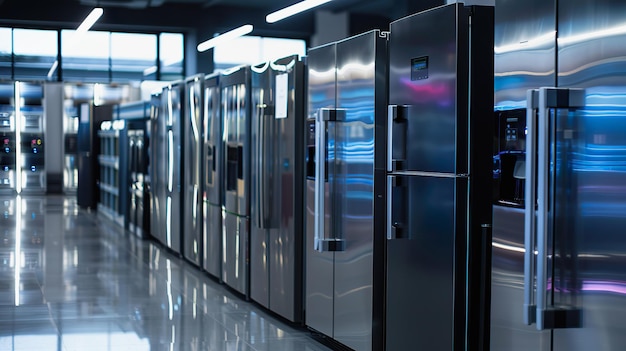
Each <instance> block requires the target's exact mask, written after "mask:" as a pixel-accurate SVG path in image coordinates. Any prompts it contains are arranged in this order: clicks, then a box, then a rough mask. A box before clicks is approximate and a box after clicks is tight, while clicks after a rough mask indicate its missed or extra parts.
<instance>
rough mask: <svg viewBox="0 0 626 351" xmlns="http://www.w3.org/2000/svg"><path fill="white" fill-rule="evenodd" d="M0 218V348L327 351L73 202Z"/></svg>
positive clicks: (38, 202)
mask: <svg viewBox="0 0 626 351" xmlns="http://www.w3.org/2000/svg"><path fill="white" fill-rule="evenodd" d="M0 213H1V217H0V350H3V351H4V350H7V351H9V350H11V351H13V350H37V351H47V350H56V351H74V350H81V351H82V350H90V351H97V350H107V351H108V350H134V351H142V350H150V351H156V350H168V351H174V350H180V351H187V350H192V351H193V350H216V351H221V350H228V351H230V350H268V351H269V350H272V351H274V350H277V351H279V350H310V351H323V350H328V349H327V348H326V347H324V346H322V345H321V344H319V343H317V342H316V341H314V340H313V339H311V338H310V337H309V334H308V332H307V331H306V330H304V329H301V328H296V327H293V326H291V325H288V324H285V323H283V322H282V321H281V320H278V319H276V318H274V317H272V316H270V315H268V314H267V313H265V311H264V310H262V309H261V308H259V307H258V306H257V305H256V304H254V303H250V302H246V301H244V300H242V299H241V298H239V297H238V296H235V295H233V294H232V293H231V292H230V291H229V290H228V289H226V288H225V287H224V286H223V285H220V284H218V283H216V282H215V281H214V280H212V279H210V278H208V277H207V276H206V275H204V274H202V273H201V272H199V271H198V270H196V269H195V268H193V267H191V266H189V265H188V264H187V263H186V262H182V261H181V260H180V259H179V258H177V257H173V256H171V255H170V254H168V253H167V252H165V251H163V250H161V248H160V246H157V245H155V244H153V243H152V242H150V241H142V240H140V239H137V238H136V237H134V236H131V235H126V234H125V233H123V232H121V231H120V229H119V227H118V226H117V224H113V223H110V222H108V221H107V220H106V219H101V218H99V217H98V216H97V215H96V214H95V213H93V212H88V211H85V210H82V209H79V208H78V207H77V205H76V202H75V200H74V199H72V198H66V197H62V196H47V197H4V198H2V197H0Z"/></svg>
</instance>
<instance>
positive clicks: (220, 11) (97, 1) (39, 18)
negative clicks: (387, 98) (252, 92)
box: [0, 0, 445, 39]
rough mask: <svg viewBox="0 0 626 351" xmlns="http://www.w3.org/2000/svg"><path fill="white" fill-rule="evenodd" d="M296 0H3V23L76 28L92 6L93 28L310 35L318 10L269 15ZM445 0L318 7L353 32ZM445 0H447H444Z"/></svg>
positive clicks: (354, 1)
mask: <svg viewBox="0 0 626 351" xmlns="http://www.w3.org/2000/svg"><path fill="white" fill-rule="evenodd" d="M297 1H298V0H55V1H50V0H0V25H2V24H9V25H21V26H31V27H51V28H75V27H76V26H77V25H78V23H80V21H82V19H83V18H84V17H85V16H86V15H87V14H88V13H89V11H90V10H91V8H92V7H96V6H97V7H103V8H104V10H105V13H104V15H103V17H102V18H101V19H100V20H99V21H98V23H97V24H96V26H95V27H94V29H96V30H98V29H101V30H125V31H146V30H147V31H167V30H180V31H185V32H189V31H195V32H196V33H198V35H199V36H206V35H213V34H214V33H219V32H223V31H225V30H228V29H232V28H235V27H237V26H239V25H243V24H246V23H250V24H253V25H254V26H255V32H254V33H253V34H254V35H262V36H277V37H295V38H301V39H308V38H309V37H310V36H311V35H313V34H314V32H315V24H314V23H315V15H314V13H315V11H313V10H311V11H307V12H305V13H302V14H299V15H297V16H294V17H292V18H289V19H286V20H283V21H280V22H277V23H275V24H267V23H265V15H267V14H269V13H271V12H273V11H276V10H279V9H281V8H284V7H287V6H289V5H291V4H293V3H295V2H297ZM441 1H442V0H419V1H416V0H334V1H331V2H329V3H327V4H324V5H322V6H320V7H319V8H318V9H321V10H325V11H331V12H335V13H347V14H348V15H349V22H350V29H349V32H350V34H356V33H360V32H363V31H365V30H369V29H373V28H379V29H386V28H387V27H386V26H387V25H388V23H389V22H390V21H391V20H393V19H397V18H400V17H402V16H405V15H407V14H410V13H414V12H417V11H421V10H423V9H427V8H430V7H433V6H437V5H439V4H440V3H441ZM443 1H445V0H443Z"/></svg>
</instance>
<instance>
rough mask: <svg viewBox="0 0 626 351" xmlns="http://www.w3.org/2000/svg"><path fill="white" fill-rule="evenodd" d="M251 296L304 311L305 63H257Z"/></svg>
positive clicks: (294, 313) (278, 309)
mask: <svg viewBox="0 0 626 351" xmlns="http://www.w3.org/2000/svg"><path fill="white" fill-rule="evenodd" d="M251 73H252V76H251V83H252V92H251V94H252V107H253V113H252V129H251V132H252V134H251V141H252V145H251V146H252V150H251V152H252V163H251V169H252V178H251V180H252V183H251V189H250V201H251V203H250V297H251V298H252V300H254V301H256V302H258V303H259V304H261V305H262V306H264V307H266V308H268V309H269V310H271V311H272V312H275V313H276V314H278V315H280V316H282V317H284V318H286V319H288V320H289V321H292V322H297V323H300V322H302V317H303V294H302V293H303V290H302V289H303V281H304V279H303V274H304V271H303V261H304V256H303V254H304V252H303V248H304V246H303V245H304V235H303V232H302V229H303V228H304V221H303V219H304V169H305V168H304V166H305V153H304V143H303V139H304V135H305V133H304V125H305V123H304V106H305V102H304V98H305V95H304V94H305V88H306V85H305V80H304V79H305V75H304V63H303V61H301V60H300V59H299V58H298V56H288V57H284V58H281V59H278V60H274V61H268V62H265V63H263V64H260V65H257V66H252V67H251Z"/></svg>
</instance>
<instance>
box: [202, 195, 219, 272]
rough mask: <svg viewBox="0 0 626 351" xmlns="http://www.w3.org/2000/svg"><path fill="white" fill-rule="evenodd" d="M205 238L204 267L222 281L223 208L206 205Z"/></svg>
mask: <svg viewBox="0 0 626 351" xmlns="http://www.w3.org/2000/svg"><path fill="white" fill-rule="evenodd" d="M204 211H205V213H206V215H205V218H206V222H205V226H204V230H205V237H204V240H203V245H204V248H203V250H202V252H203V255H204V258H203V260H202V266H203V268H204V270H206V271H207V272H209V274H211V275H213V276H214V277H216V278H218V279H222V206H219V205H213V204H211V203H208V202H207V203H205V206H204Z"/></svg>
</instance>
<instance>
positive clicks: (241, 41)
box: [213, 36, 306, 71]
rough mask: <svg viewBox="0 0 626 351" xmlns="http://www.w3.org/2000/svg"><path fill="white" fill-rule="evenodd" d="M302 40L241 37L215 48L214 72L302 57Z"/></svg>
mask: <svg viewBox="0 0 626 351" xmlns="http://www.w3.org/2000/svg"><path fill="white" fill-rule="evenodd" d="M305 53H306V44H305V42H304V40H299V39H282V38H263V37H255V36H243V37H240V38H237V39H234V40H232V41H230V42H228V43H224V44H222V45H219V46H217V47H215V49H214V51H213V60H214V61H215V70H216V71H219V70H224V69H228V68H231V67H234V66H238V65H242V64H251V65H254V64H257V63H261V62H264V61H268V60H275V59H279V58H281V57H285V56H289V55H300V56H304V55H305Z"/></svg>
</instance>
